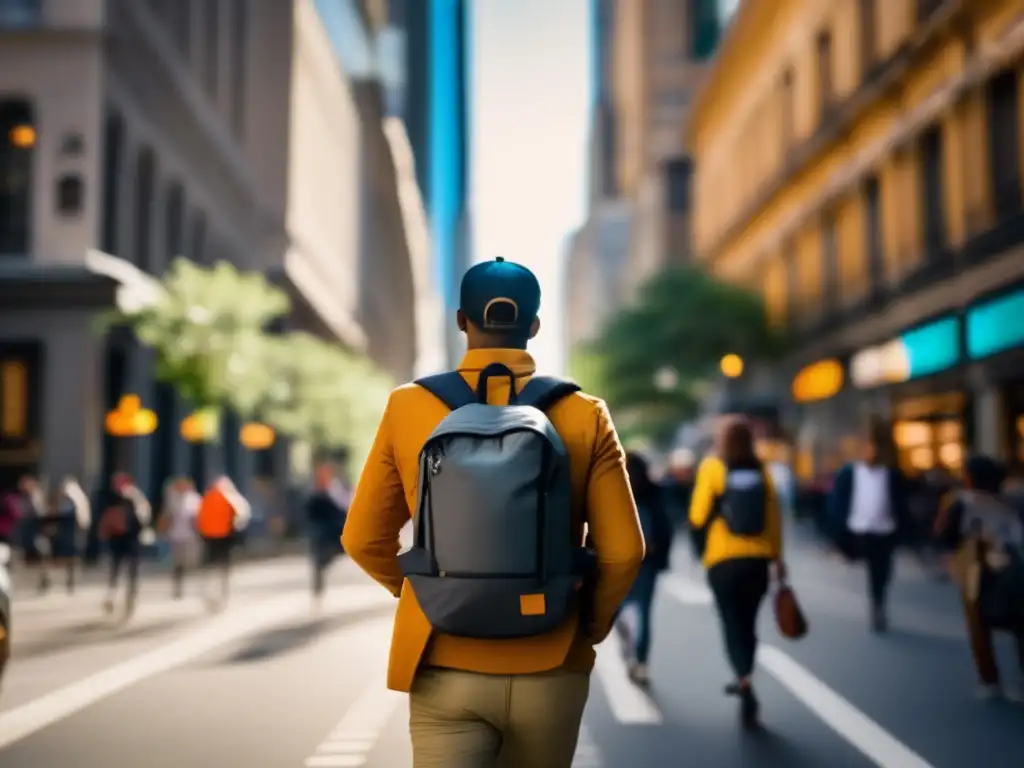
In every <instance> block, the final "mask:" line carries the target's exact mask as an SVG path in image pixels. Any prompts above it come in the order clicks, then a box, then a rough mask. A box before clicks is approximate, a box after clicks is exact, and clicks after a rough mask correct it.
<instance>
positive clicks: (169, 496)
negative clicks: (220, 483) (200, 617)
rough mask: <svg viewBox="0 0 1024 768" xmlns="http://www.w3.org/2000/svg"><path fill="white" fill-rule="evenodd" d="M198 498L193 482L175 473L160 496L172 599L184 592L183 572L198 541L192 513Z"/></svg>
mask: <svg viewBox="0 0 1024 768" xmlns="http://www.w3.org/2000/svg"><path fill="white" fill-rule="evenodd" d="M201 501H202V497H201V496H200V495H199V494H198V493H197V492H196V486H195V483H193V482H192V480H191V478H188V477H178V478H175V479H174V480H173V481H171V483H170V485H169V486H168V488H167V493H166V495H165V497H164V515H163V520H162V521H161V527H162V528H163V530H164V536H165V538H166V540H167V543H168V544H170V547H171V562H172V563H173V567H172V571H171V584H172V587H171V589H172V595H173V597H174V599H175V600H180V599H181V597H182V596H183V595H184V592H185V574H186V572H187V571H188V570H189V569H190V568H192V566H193V565H194V564H195V560H196V550H197V547H198V542H199V539H198V536H197V534H196V515H197V514H198V512H199V504H200V502H201Z"/></svg>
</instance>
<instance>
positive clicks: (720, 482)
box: [690, 456, 782, 568]
mask: <svg viewBox="0 0 1024 768" xmlns="http://www.w3.org/2000/svg"><path fill="white" fill-rule="evenodd" d="M725 475H726V470H725V464H724V463H723V462H722V461H721V459H718V458H715V457H713V456H711V457H708V458H706V459H704V461H702V462H701V464H700V466H699V467H698V468H697V479H696V480H695V482H694V486H693V496H692V498H691V500H690V525H691V526H693V527H694V528H702V527H703V526H704V524H705V523H706V522H707V519H708V515H710V514H711V510H712V508H713V507H714V503H715V499H716V498H717V497H718V496H720V495H721V494H722V493H723V492H724V491H725ZM765 484H766V485H765V490H766V491H767V498H768V509H767V519H766V521H765V522H766V524H765V529H764V533H762V534H761V535H760V536H736V535H735V534H733V533H732V532H731V531H730V530H729V527H728V526H727V525H726V524H725V521H724V520H722V519H721V518H718V519H717V520H715V521H714V522H713V523H711V527H710V528H709V529H708V531H707V542H706V544H705V547H704V560H703V562H704V567H705V568H711V567H712V566H714V565H717V564H718V563H721V562H724V561H726V560H736V559H739V558H746V557H764V558H769V559H771V560H779V559H781V558H782V519H781V517H780V515H779V504H778V500H777V498H776V496H775V486H774V484H773V483H772V479H771V476H770V475H769V474H768V473H767V472H766V473H765Z"/></svg>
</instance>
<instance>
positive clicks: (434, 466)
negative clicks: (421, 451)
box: [429, 451, 441, 476]
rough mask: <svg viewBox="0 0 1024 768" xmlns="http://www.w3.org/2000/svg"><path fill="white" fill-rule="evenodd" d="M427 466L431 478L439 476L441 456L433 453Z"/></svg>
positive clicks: (435, 452)
mask: <svg viewBox="0 0 1024 768" xmlns="http://www.w3.org/2000/svg"><path fill="white" fill-rule="evenodd" d="M429 466H430V474H431V476H433V475H439V474H441V454H440V453H439V452H437V451H433V452H432V453H431V454H430V460H429Z"/></svg>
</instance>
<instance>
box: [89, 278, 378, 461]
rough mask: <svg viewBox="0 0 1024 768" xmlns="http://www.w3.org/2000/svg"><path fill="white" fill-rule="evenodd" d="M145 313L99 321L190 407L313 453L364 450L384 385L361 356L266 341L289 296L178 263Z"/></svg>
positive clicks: (326, 345) (295, 341) (300, 336)
mask: <svg viewBox="0 0 1024 768" xmlns="http://www.w3.org/2000/svg"><path fill="white" fill-rule="evenodd" d="M160 285H161V289H162V290H161V291H159V292H158V295H157V296H156V298H155V299H154V300H153V301H152V302H151V303H148V304H146V305H145V306H140V307H138V308H135V309H134V310H133V311H131V312H122V313H120V314H117V315H115V316H111V317H108V318H106V319H105V321H104V323H103V326H104V327H109V326H110V325H111V324H120V325H126V326H128V327H129V328H131V329H132V331H133V332H134V333H135V336H136V338H138V340H139V342H140V343H142V344H143V345H145V346H147V347H150V348H151V349H153V350H154V352H155V354H156V362H157V372H156V375H157V378H158V379H159V380H161V381H166V382H168V383H170V384H172V385H173V386H174V387H175V388H176V389H177V391H178V392H179V393H180V394H181V395H182V396H183V397H184V398H185V399H187V400H188V401H189V402H190V403H191V404H192V406H193V407H194V408H196V409H202V410H214V411H215V410H217V409H219V408H222V407H228V408H231V409H232V410H234V411H236V412H237V413H239V414H240V415H241V416H243V417H245V418H254V419H259V420H262V421H265V422H266V423H268V424H271V425H272V426H274V427H275V429H277V430H278V431H279V432H280V433H282V434H284V435H286V436H288V437H292V438H295V439H299V440H303V441H306V442H309V443H310V444H311V445H312V446H314V447H316V448H325V449H333V448H341V447H345V448H348V449H350V450H351V451H353V452H358V451H360V450H364V449H365V448H367V447H368V444H369V441H370V440H372V436H373V433H374V430H375V429H376V425H377V421H378V420H379V418H380V415H381V413H382V412H383V409H384V405H385V404H386V403H387V396H388V393H389V391H390V389H391V382H390V381H388V379H387V378H386V377H385V376H383V375H382V374H381V373H380V372H379V371H378V370H377V369H376V368H375V367H374V365H373V364H372V363H371V362H370V361H369V360H368V359H367V358H365V357H363V356H360V355H357V354H354V353H352V352H349V351H347V350H345V349H343V348H342V347H341V346H340V345H337V344H332V343H330V342H327V341H323V340H321V339H318V338H316V337H315V336H312V335H310V334H307V333H303V332H295V333H289V334H285V335H280V334H271V333H268V332H267V330H266V329H267V327H268V326H269V325H270V324H271V323H272V321H274V320H275V319H277V318H280V317H282V316H284V315H285V314H287V312H288V311H289V309H290V304H289V301H288V298H287V296H286V294H285V293H284V292H283V291H281V290H280V289H278V288H276V287H274V286H272V285H270V284H269V283H268V282H267V280H266V279H265V278H264V277H263V275H262V274H260V273H258V272H251V273H244V272H239V271H238V270H237V269H235V268H234V267H233V266H232V265H230V264H227V263H225V262H220V263H218V264H217V265H216V266H214V267H213V268H204V267H201V266H198V265H196V264H195V263H193V262H190V261H188V260H185V259H177V260H175V261H174V262H173V263H172V265H171V268H170V269H169V270H168V272H167V273H166V274H165V275H164V277H163V278H162V279H161V281H160Z"/></svg>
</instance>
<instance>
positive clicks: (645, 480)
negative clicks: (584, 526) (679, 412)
mask: <svg viewBox="0 0 1024 768" xmlns="http://www.w3.org/2000/svg"><path fill="white" fill-rule="evenodd" d="M626 472H627V473H628V475H629V485H630V488H632V490H633V498H634V499H635V500H636V508H637V514H638V515H639V518H640V526H641V528H642V530H643V534H644V543H645V545H646V552H645V554H644V562H643V565H641V566H640V572H639V573H638V574H637V577H636V581H634V582H633V588H632V589H631V590H630V592H629V596H628V597H627V598H626V602H625V603H624V604H623V608H624V610H623V611H621V612H620V613H619V619H618V621H617V622H616V626H617V628H618V629H619V634H620V636H621V637H622V639H623V641H624V642H623V646H624V649H625V651H626V658H627V663H628V665H629V677H630V679H631V680H632V681H633V682H634V683H636V684H637V685H641V686H646V685H647V684H648V683H649V682H650V675H649V673H648V669H647V661H648V658H649V657H650V650H651V618H652V617H651V612H652V608H653V606H654V596H655V592H656V587H657V582H658V576H660V575H661V574H662V573H663V572H664V571H667V570H668V568H669V564H670V554H671V551H672V539H673V532H674V526H673V525H672V521H671V519H670V518H669V516H668V512H667V511H666V509H665V499H664V491H663V489H662V488H661V487H660V486H659V485H658V484H656V483H655V482H654V481H653V480H652V478H651V469H650V465H649V464H648V463H647V459H645V458H644V457H643V456H641V455H640V454H639V453H634V452H632V451H630V452H627V453H626Z"/></svg>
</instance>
